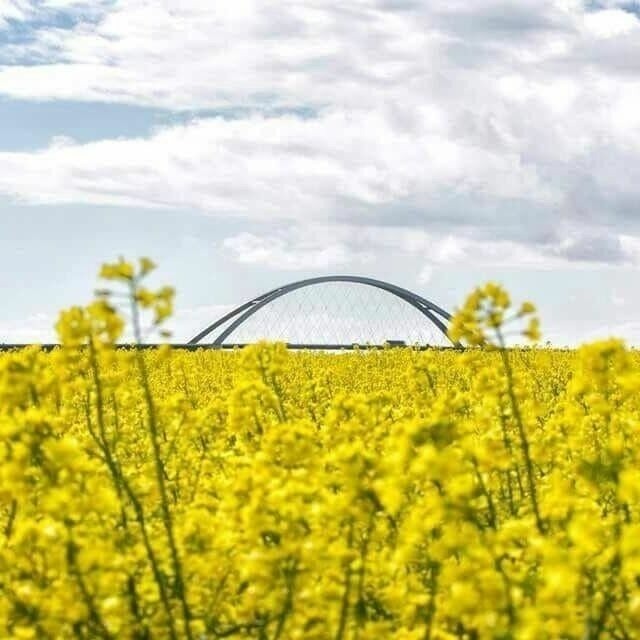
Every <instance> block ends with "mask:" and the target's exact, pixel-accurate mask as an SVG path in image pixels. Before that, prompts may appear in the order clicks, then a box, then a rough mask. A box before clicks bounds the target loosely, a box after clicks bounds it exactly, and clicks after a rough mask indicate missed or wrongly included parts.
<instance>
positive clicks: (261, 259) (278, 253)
mask: <svg viewBox="0 0 640 640" xmlns="http://www.w3.org/2000/svg"><path fill="white" fill-rule="evenodd" d="M223 246H224V247H225V248H226V249H228V250H229V251H231V252H232V254H233V255H234V257H235V259H236V260H237V261H238V262H243V263H248V264H263V265H265V266H268V267H271V268H273V269H286V270H291V271H294V270H305V269H315V270H318V269H327V268H331V267H340V266H344V265H347V264H353V263H356V262H359V263H366V262H370V261H371V260H372V255H371V253H370V252H369V253H367V252H359V251H357V250H354V249H353V248H352V247H350V246H348V245H347V244H345V243H342V242H335V241H331V240H328V241H327V242H323V241H322V240H321V239H320V238H319V237H317V236H315V235H310V236H309V237H306V238H305V237H302V238H298V239H297V242H296V241H295V240H293V241H292V239H291V238H287V237H283V236H282V235H280V236H275V235H268V236H257V235H255V234H252V233H240V234H238V235H236V236H232V237H230V238H226V239H225V240H224V242H223Z"/></svg>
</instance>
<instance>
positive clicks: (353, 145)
mask: <svg viewBox="0 0 640 640" xmlns="http://www.w3.org/2000/svg"><path fill="white" fill-rule="evenodd" d="M0 215H1V216H2V227H1V233H0V294H1V295H2V298H1V300H2V311H1V312H0V342H2V341H3V342H11V341H20V342H21V341H31V340H47V339H51V338H52V333H51V331H50V326H51V324H52V322H53V320H54V318H55V315H56V311H57V310H58V309H59V308H61V307H64V306H67V305H69V304H72V303H76V302H83V301H86V300H87V299H88V298H89V297H90V295H91V291H92V289H93V287H94V285H95V277H94V275H95V272H96V269H97V267H98V265H99V263H100V262H101V261H102V260H106V259H111V258H113V257H115V256H118V255H120V254H123V255H125V256H139V255H149V256H151V257H153V258H154V259H155V260H156V261H157V262H158V263H159V264H160V270H159V274H158V278H159V279H161V280H164V281H168V282H172V283H173V284H175V286H176V287H177V289H178V291H179V296H178V306H179V309H180V311H179V314H178V317H177V318H176V320H175V322H174V328H175V336H176V339H187V338H189V337H191V334H193V333H195V332H197V330H198V329H199V328H201V326H202V325H204V324H206V323H207V321H208V320H210V319H213V318H215V316H216V315H217V314H218V312H219V310H220V309H223V308H225V307H227V306H228V305H231V304H233V303H239V302H242V301H244V300H245V299H246V298H248V297H251V296H253V295H255V294H258V293H261V292H262V291H264V290H266V289H268V288H271V287H273V286H276V285H279V284H282V283H284V282H288V281H291V280H295V279H299V278H302V277H306V276H311V275H317V274H324V273H357V274H362V275H370V276H373V277H379V278H382V279H385V280H389V281H391V282H395V283H397V284H400V285H403V286H405V287H407V288H409V289H413V290H415V291H417V292H419V293H421V294H422V295H425V296H426V297H428V298H431V299H433V300H434V301H435V302H437V303H440V304H441V305H443V306H445V307H450V308H453V307H455V306H456V305H457V304H459V303H460V302H461V301H462V299H463V298H464V296H465V294H466V293H467V292H468V291H469V289H470V288H471V287H472V286H473V285H474V284H479V283H481V282H484V281H486V280H489V279H493V280H499V281H501V282H503V283H504V284H506V285H507V287H508V288H509V289H510V290H511V292H512V293H513V296H514V297H515V298H518V299H522V298H528V299H532V300H534V301H535V302H537V303H538V306H539V307H540V309H541V313H542V319H543V328H544V330H545V337H547V338H549V339H551V340H553V341H554V342H557V343H559V344H567V343H575V342H576V341H581V340H589V339H592V338H594V337H597V336H602V335H607V334H611V333H614V334H619V335H622V336H623V337H626V338H627V339H628V340H630V341H632V342H635V343H640V296H639V295H638V291H637V290H638V275H639V266H640V2H638V1H637V0H626V1H623V0H600V1H598V0H518V1H517V2H512V1H509V2H507V1H506V0H503V1H499V0H473V1H469V0H429V2H426V1H424V0H352V1H350V2H338V1H337V0H336V1H334V0H305V1H303V2H287V1H286V0H278V1H277V2H276V1H274V2H271V1H267V0H258V1H252V0H234V1H233V2H203V1H202V0H88V1H85V0H0Z"/></svg>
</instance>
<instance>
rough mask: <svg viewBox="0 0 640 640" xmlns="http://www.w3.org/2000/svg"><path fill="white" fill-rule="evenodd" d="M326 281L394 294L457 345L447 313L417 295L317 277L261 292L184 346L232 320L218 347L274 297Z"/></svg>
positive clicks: (370, 281) (361, 280)
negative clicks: (449, 331) (361, 286)
mask: <svg viewBox="0 0 640 640" xmlns="http://www.w3.org/2000/svg"><path fill="white" fill-rule="evenodd" d="M328 282H349V283H354V284H363V285H367V286H370V287H374V288H376V289H381V290H383V291H387V292H388V293H391V294H393V295H395V296H396V297H398V298H400V299H401V300H404V301H405V302H406V303H408V304H410V305H411V306H412V307H414V308H416V309H417V310H418V311H419V312H420V313H422V315H423V316H425V318H427V319H428V320H429V321H430V322H432V323H433V324H434V325H435V326H436V327H437V328H438V329H439V330H440V331H441V333H442V334H443V335H444V336H445V337H446V338H447V340H449V341H450V342H451V343H452V344H453V345H454V346H458V344H457V343H455V342H453V341H452V340H451V339H450V338H449V335H448V333H447V327H446V325H445V323H444V321H449V320H451V314H450V313H448V312H447V311H445V310H444V309H442V308H441V307H439V306H438V305H436V304H435V303H433V302H431V301H430V300H427V299H426V298H423V297H422V296H419V295H418V294H417V293H413V292H412V291H409V290H408V289H403V288H402V287H399V286H397V285H394V284H391V283H389V282H384V281H383V280H376V279H374V278H367V277H364V276H349V275H336V276H319V277H316V278H307V279H305V280H298V281H297V282H291V283H289V284H286V285H283V286H281V287H277V288H276V289H272V290H271V291H268V292H267V293H263V294H262V295H260V296H258V297H256V298H253V299H252V300H249V301H248V302H245V303H244V304H242V305H240V306H239V307H236V308H235V309H233V310H232V311H230V312H229V313H227V314H225V315H224V316H222V317H221V318H219V319H218V320H216V321H215V322H214V323H213V324H210V325H209V326H208V327H207V328H206V329H204V330H203V331H201V332H200V333H199V334H198V335H196V336H194V337H193V338H191V340H189V342H188V344H190V345H194V344H198V343H199V342H200V341H201V340H202V339H203V338H206V337H207V336H208V335H209V334H210V333H212V332H213V331H215V330H216V329H217V328H218V327H220V326H221V325H223V324H225V323H226V322H228V321H229V320H232V319H233V318H235V320H233V322H231V324H230V325H229V326H228V327H227V328H226V329H224V330H223V331H222V333H220V335H219V336H218V337H217V338H216V339H215V340H214V341H213V342H212V343H211V344H213V345H218V346H221V345H222V344H223V343H224V341H225V340H226V339H227V338H228V337H229V336H230V335H231V334H232V333H233V332H234V331H235V330H236V329H237V328H238V327H239V326H240V325H241V324H243V323H244V322H245V321H246V320H247V319H249V318H250V317H251V316H252V315H253V314H254V313H256V312H257V311H259V310H260V309H262V308H263V307H265V306H266V305H267V304H269V303H270V302H273V301H274V300H277V299H278V298H280V297H282V296H284V295H286V294H288V293H291V292H292V291H296V290H297V289H302V288H303V287H310V286H313V285H316V284H325V283H328Z"/></svg>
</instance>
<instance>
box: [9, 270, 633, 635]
mask: <svg viewBox="0 0 640 640" xmlns="http://www.w3.org/2000/svg"><path fill="white" fill-rule="evenodd" d="M153 267H154V265H153V263H151V262H150V261H148V260H142V261H141V262H140V263H139V264H138V265H133V264H130V263H127V262H124V261H122V260H121V261H119V262H116V263H114V264H110V265H105V266H104V267H103V270H102V276H103V277H104V278H106V279H107V280H109V282H110V284H111V285H112V286H113V287H114V290H108V291H101V292H100V296H99V299H98V301H97V302H94V303H92V304H90V305H89V306H87V307H84V308H81V307H78V308H74V309H71V310H69V311H67V312H64V313H63V314H62V315H61V317H60V321H59V324H58V331H59V334H60V340H61V342H62V345H63V346H62V348H60V349H57V350H55V351H54V352H51V353H45V352H43V351H41V350H40V349H39V348H37V347H31V348H28V349H24V350H21V351H15V352H11V353H6V354H3V355H2V356H0V638H16V639H29V638H34V639H40V638H43V639H51V640H63V639H68V638H78V639H93V638H125V639H131V640H151V639H152V638H160V639H164V638H169V639H180V640H182V639H188V640H205V639H215V638H255V639H258V640H288V639H290V640H297V639H300V640H302V639H305V640H374V639H375V640H378V639H385V638H397V639H398V640H454V639H459V640H462V639H467V640H484V639H502V640H509V639H512V640H516V639H517V640H544V639H549V640H555V639H561V638H562V639H575V640H582V639H584V640H595V639H610V640H614V639H618V638H620V639H632V638H638V637H640V632H639V631H638V629H640V442H639V428H640V394H639V393H638V391H639V387H640V358H639V357H638V355H637V354H636V353H635V352H633V351H630V350H627V349H626V348H625V347H624V345H623V344H622V343H620V342H618V341H615V340H611V341H607V342H601V343H596V344H592V345H588V346H585V347H583V348H581V349H580V350H578V351H577V352H568V351H555V350H550V349H535V348H521V349H507V348H505V341H507V339H508V335H509V331H510V330H511V329H510V328H509V327H512V326H514V327H516V328H515V329H514V331H516V332H517V333H520V334H522V332H524V333H525V335H526V336H528V337H529V338H531V339H533V340H535V339H537V338H538V333H539V327H538V321H537V318H536V317H535V309H534V308H533V306H532V305H531V304H529V303H525V304H524V305H522V307H520V308H516V310H514V311H510V309H511V302H510V300H509V297H508V295H507V294H506V293H505V292H504V291H503V290H502V289H500V287H498V286H496V285H493V284H489V285H487V286H485V287H482V288H481V289H478V290H477V291H476V292H474V293H473V294H472V295H471V296H470V298H469V300H468V301H467V303H466V304H465V305H464V307H463V308H462V309H461V310H460V312H459V314H458V315H457V316H456V319H455V320H454V322H453V325H452V336H453V337H454V338H455V339H456V340H459V341H461V342H463V343H467V344H472V345H485V346H484V347H483V348H477V349H476V348H471V349H467V350H465V351H457V350H450V351H428V352H417V351H413V350H411V349H402V350H391V349H389V350H383V351H377V352H372V351H360V352H354V353H350V354H343V355H340V356H335V355H331V354H321V353H290V352H288V351H287V350H286V349H285V347H284V346H283V345H279V344H259V345H255V346H253V347H249V348H246V349H244V350H242V351H240V352H232V353H229V352H217V351H197V352H184V351H171V350H170V349H169V348H166V349H159V350H156V351H139V350H133V349H129V350H116V349H114V347H113V345H114V343H115V341H116V340H118V339H119V337H120V336H121V335H122V331H123V328H124V324H125V320H124V318H125V313H126V315H127V317H128V318H130V321H131V322H132V323H133V334H134V335H135V336H136V337H137V338H138V339H139V338H140V336H142V335H143V334H144V327H145V326H146V325H151V326H152V327H154V328H158V327H159V325H161V324H162V323H163V321H164V319H165V318H167V317H168V316H169V315H170V313H171V305H172V298H173V290H172V289H170V288H162V289H159V290H157V291H151V290H148V289H146V288H144V286H143V280H144V278H145V277H146V275H147V274H148V273H149V272H150V271H151V270H152V269H153ZM120 305H124V307H125V309H124V310H122V309H120V308H119V306H120ZM147 315H148V319H147ZM520 325H523V326H524V330H523V329H521V328H518V327H520Z"/></svg>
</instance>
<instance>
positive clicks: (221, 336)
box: [188, 275, 458, 350]
mask: <svg viewBox="0 0 640 640" xmlns="http://www.w3.org/2000/svg"><path fill="white" fill-rule="evenodd" d="M335 284H342V285H362V286H364V287H368V288H369V289H370V290H373V291H376V292H383V293H384V294H387V295H386V298H387V303H386V304H387V306H389V302H388V301H389V300H393V301H394V302H395V304H396V306H398V305H397V303H398V302H399V303H401V304H400V305H399V306H400V307H401V309H396V315H397V316H398V317H399V318H403V317H405V316H409V315H411V316H412V320H413V322H414V325H413V335H415V336H418V339H416V340H411V339H408V332H407V335H406V336H403V335H402V327H401V326H400V325H402V324H403V322H402V321H401V320H395V321H393V320H392V318H391V314H390V312H388V311H387V312H385V309H384V307H383V305H382V303H381V302H378V303H377V305H376V306H375V310H374V311H373V313H371V312H369V313H367V310H366V309H365V308H364V307H365V304H364V303H363V297H362V295H360V307H361V308H360V309H355V311H357V312H360V313H361V318H360V319H361V320H362V322H364V323H365V324H368V325H369V326H370V327H371V326H373V325H374V324H375V322H374V321H377V322H378V324H380V322H379V321H384V320H385V313H386V314H387V316H388V319H389V322H388V323H387V324H388V325H389V326H386V327H385V326H384V325H383V326H382V329H381V328H380V327H376V332H374V333H372V334H370V336H369V338H370V339H369V340H366V339H365V340H362V339H356V340H343V339H341V335H342V334H341V335H339V336H338V338H337V339H334V340H331V341H328V340H327V339H326V338H324V337H322V338H321V339H319V340H316V339H312V336H311V335H310V333H311V332H309V333H306V334H304V338H305V339H304V340H300V339H298V340H289V339H285V340H284V341H285V342H287V346H288V347H289V348H293V349H296V348H298V349H326V350H332V349H352V348H355V347H358V346H366V347H373V348H381V347H383V346H413V347H418V348H424V347H429V346H433V344H432V343H430V342H429V341H428V340H427V339H426V338H425V337H424V336H425V335H427V334H428V333H429V332H430V331H431V332H434V331H435V333H436V334H437V337H438V338H439V340H440V342H441V343H442V342H444V343H445V344H446V345H448V346H458V345H456V344H453V343H452V341H451V340H450V339H449V337H448V335H447V327H448V324H449V322H450V320H451V315H450V314H449V313H448V312H447V311H445V310H444V309H443V308H442V307H440V306H438V305H437V304H435V303H433V302H431V301H430V300H427V299H426V298H423V297H422V296H420V295H418V294H417V293H414V292H412V291H409V290H408V289H404V288H402V287H399V286H397V285H394V284H391V283H389V282H384V281H382V280H376V279H373V278H367V277H363V276H351V275H333V276H321V277H316V278H308V279H305V280H299V281H297V282H291V283H289V284H286V285H283V286H280V287H277V288H276V289H272V290H271V291H268V292H267V293H264V294H262V295H260V296H257V297H256V298H253V299H252V300H249V301H248V302H245V303H244V304H241V305H240V306H238V307H236V308H235V309H233V310H231V311H229V313H226V314H225V315H223V316H222V317H221V318H219V319H218V320H216V321H215V322H213V323H212V324H210V325H209V326H208V327H206V328H205V329H203V330H202V331H201V332H200V333H198V334H197V335H196V336H194V337H193V338H192V339H191V340H190V341H189V343H188V345H189V346H190V347H192V348H194V347H197V346H207V347H214V348H215V347H217V348H233V347H240V346H244V345H246V344H248V343H250V342H255V339H251V340H246V339H245V340H244V341H243V340H236V341H235V342H234V341H233V339H234V338H236V337H237V336H238V335H240V334H242V331H243V329H245V328H246V327H247V326H248V325H250V324H251V323H254V324H256V322H257V319H258V318H260V316H264V315H266V313H267V310H269V309H270V308H274V307H276V306H277V305H278V304H280V305H282V304H283V301H284V300H285V299H286V298H293V297H295V295H296V293H295V292H302V291H303V290H306V292H307V293H308V294H309V292H310V291H311V289H312V288H315V292H318V290H319V289H320V288H321V285H335ZM361 288H362V287H361ZM298 295H299V294H298ZM318 297H319V295H318V293H311V294H309V295H308V299H309V300H311V303H312V304H313V303H314V302H315V301H316V299H317V298H318ZM278 301H279V302H278ZM307 306H308V305H307ZM349 306H350V305H349V304H347V305H346V307H345V306H344V304H343V305H342V307H341V309H342V310H343V311H344V309H345V308H349ZM351 306H352V307H353V306H357V305H351ZM389 308H390V307H389ZM351 310H353V309H351ZM295 313H301V314H304V305H303V304H302V303H299V304H298V307H297V308H296V309H295V312H294V311H292V310H291V309H287V308H284V310H281V311H280V317H279V320H280V321H281V322H283V323H286V322H289V324H291V322H292V316H293V315H295ZM282 316H284V317H282ZM314 318H315V320H314V321H315V322H316V324H317V326H318V327H319V328H320V330H321V329H322V328H323V324H324V325H325V326H326V325H328V324H330V323H334V324H335V323H336V322H337V321H338V317H337V314H336V312H335V311H333V310H332V309H331V308H329V306H328V305H327V306H326V307H324V308H323V312H322V313H320V314H318V313H315V315H314ZM303 321H304V318H303ZM352 325H353V322H351V321H349V322H346V321H344V320H343V323H342V325H341V326H342V327H343V328H353V327H352ZM320 330H319V331H318V334H319V335H320V334H321V333H322V331H320ZM303 331H304V330H303ZM381 331H386V332H388V333H392V334H393V335H386V336H382V337H381ZM398 332H400V334H401V335H398ZM207 338H209V340H207ZM263 338H264V339H278V340H281V339H282V337H276V338H274V337H273V336H270V335H260V334H259V335H258V336H257V339H263ZM441 346H442V345H441Z"/></svg>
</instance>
